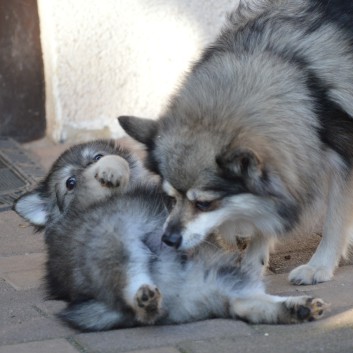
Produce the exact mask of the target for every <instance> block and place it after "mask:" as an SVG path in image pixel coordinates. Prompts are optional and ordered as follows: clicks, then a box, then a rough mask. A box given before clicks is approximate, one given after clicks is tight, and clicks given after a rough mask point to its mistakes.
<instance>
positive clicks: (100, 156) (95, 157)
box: [93, 153, 103, 161]
mask: <svg viewBox="0 0 353 353" xmlns="http://www.w3.org/2000/svg"><path fill="white" fill-rule="evenodd" d="M102 157H103V155H102V154H101V153H99V154H97V155H95V156H94V157H93V159H94V160H95V161H99V160H100V159H101V158H102Z"/></svg>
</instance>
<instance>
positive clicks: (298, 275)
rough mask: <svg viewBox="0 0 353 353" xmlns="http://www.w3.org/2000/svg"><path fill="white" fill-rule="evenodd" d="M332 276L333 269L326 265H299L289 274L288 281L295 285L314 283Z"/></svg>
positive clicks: (324, 280) (327, 279) (325, 280)
mask: <svg viewBox="0 0 353 353" xmlns="http://www.w3.org/2000/svg"><path fill="white" fill-rule="evenodd" d="M332 277H333V271H331V270H330V269H328V268H326V267H313V266H310V265H301V266H299V267H297V268H295V269H294V270H293V271H291V272H290V274H289V277H288V279H289V281H290V282H291V283H293V284H296V285H305V284H316V283H321V282H327V281H329V280H331V279H332Z"/></svg>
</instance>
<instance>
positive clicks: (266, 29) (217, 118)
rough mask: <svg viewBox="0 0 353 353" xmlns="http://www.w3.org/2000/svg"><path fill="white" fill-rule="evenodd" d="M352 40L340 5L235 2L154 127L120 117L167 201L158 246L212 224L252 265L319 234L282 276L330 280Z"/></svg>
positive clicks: (343, 209)
mask: <svg viewBox="0 0 353 353" xmlns="http://www.w3.org/2000/svg"><path fill="white" fill-rule="evenodd" d="M352 43H353V3H352V2H351V1H349V0H347V1H345V0H334V1H328V0H324V1H319V0H308V1H304V0H294V1H293V0H275V1H270V0H252V1H240V5H239V8H238V9H237V10H236V11H235V12H234V13H232V14H231V15H230V16H229V21H228V23H227V25H226V26H225V28H224V29H223V31H222V33H221V34H220V35H219V37H218V39H217V40H216V41H215V42H214V43H213V44H212V45H211V46H210V47H209V48H207V49H206V50H205V51H204V53H203V55H202V56H201V58H200V59H199V61H197V62H196V63H195V65H194V66H193V67H192V69H191V70H190V72H189V73H188V74H187V75H186V77H185V79H184V80H183V82H182V84H181V85H180V87H179V89H178V90H177V92H176V93H175V94H174V96H173V97H172V98H171V100H170V103H169V105H168V106H167V108H166V109H165V111H164V112H163V113H162V114H161V117H160V119H159V120H157V121H153V120H141V119H138V118H133V117H120V118H119V121H120V123H121V125H122V126H123V128H124V129H125V130H126V131H127V133H128V134H130V135H131V136H132V137H134V138H136V139H137V140H139V141H140V142H142V143H144V144H146V145H147V147H148V148H149V162H148V166H149V167H150V168H151V169H153V170H154V171H156V172H158V173H159V174H160V175H161V177H162V179H163V180H164V188H165V191H166V192H167V193H168V194H169V195H170V196H173V197H174V198H175V199H176V206H175V208H174V209H173V211H172V212H171V215H170V216H169V218H168V221H167V223H166V226H165V229H166V230H165V234H164V237H163V239H164V240H165V241H166V243H167V244H170V245H173V242H171V241H169V240H168V239H174V240H175V239H177V236H176V234H180V235H179V238H180V239H178V240H177V241H176V242H175V244H174V245H176V246H178V247H180V249H183V250H186V249H190V248H193V247H194V246H197V245H199V244H200V243H202V241H203V240H204V239H205V238H206V237H207V235H208V234H210V233H211V232H213V231H215V230H217V229H220V232H221V234H222V235H223V237H224V238H225V240H227V241H229V242H234V238H235V234H239V235H242V236H247V237H250V246H249V251H248V255H247V256H246V257H247V260H246V261H247V262H248V263H249V265H251V264H252V265H253V266H255V267H258V266H259V264H261V263H264V259H265V260H266V259H268V251H269V248H270V242H272V239H274V238H278V237H279V238H286V237H288V236H293V235H297V234H307V233H310V232H312V231H322V234H323V239H322V241H321V243H320V245H319V247H318V249H317V251H316V253H315V254H314V256H313V257H312V259H311V260H310V262H309V263H308V264H307V265H303V266H301V267H299V268H297V269H295V270H294V271H292V272H291V274H290V276H289V279H290V280H291V282H293V283H295V284H312V283H316V282H324V281H327V280H329V279H331V278H332V276H333V272H334V270H335V268H336V266H337V265H338V263H339V261H340V258H341V257H342V256H346V255H347V253H348V249H349V244H352V243H353V236H352V232H351V226H352V224H351V223H352V217H351V216H350V214H351V212H352V206H353V204H352V200H353V178H352V166H353V147H352V146H353V144H352V140H353V44H352ZM205 201H207V203H208V205H207V206H208V209H205ZM265 262H266V261H265ZM260 270H261V269H260Z"/></svg>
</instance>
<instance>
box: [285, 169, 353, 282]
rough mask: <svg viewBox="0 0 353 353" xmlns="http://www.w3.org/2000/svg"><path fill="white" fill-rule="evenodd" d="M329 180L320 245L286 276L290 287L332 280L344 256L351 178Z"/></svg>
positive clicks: (349, 222)
mask: <svg viewBox="0 0 353 353" xmlns="http://www.w3.org/2000/svg"><path fill="white" fill-rule="evenodd" d="M342 179H343V178H341V180H339V176H337V175H336V176H335V177H333V178H332V182H331V189H330V193H329V199H328V210H327V215H326V219H325V224H324V228H323V233H322V239H321V242H320V244H319V246H318V248H317V249H316V252H315V253H314V255H313V256H312V258H311V259H310V261H309V262H308V263H307V264H306V265H301V266H299V267H297V268H295V269H294V270H293V271H292V272H291V273H290V274H289V280H290V282H292V283H293V284H298V285H303V284H315V283H319V282H326V281H329V280H330V279H332V277H333V273H334V270H335V268H336V267H337V266H338V264H339V261H340V259H341V257H342V256H343V257H344V256H345V255H346V252H347V250H348V247H349V241H350V237H351V236H352V235H351V231H352V224H353V222H352V221H353V217H352V210H353V182H352V181H353V179H352V177H351V178H350V182H349V183H347V182H346V180H342Z"/></svg>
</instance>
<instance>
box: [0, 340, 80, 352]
mask: <svg viewBox="0 0 353 353" xmlns="http://www.w3.org/2000/svg"><path fill="white" fill-rule="evenodd" d="M49 352H52V353H78V351H77V350H76V349H75V348H74V347H72V346H71V344H70V343H69V342H67V341H66V340H64V339H54V340H48V341H42V342H28V343H22V344H14V345H10V346H2V347H0V353H49Z"/></svg>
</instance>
